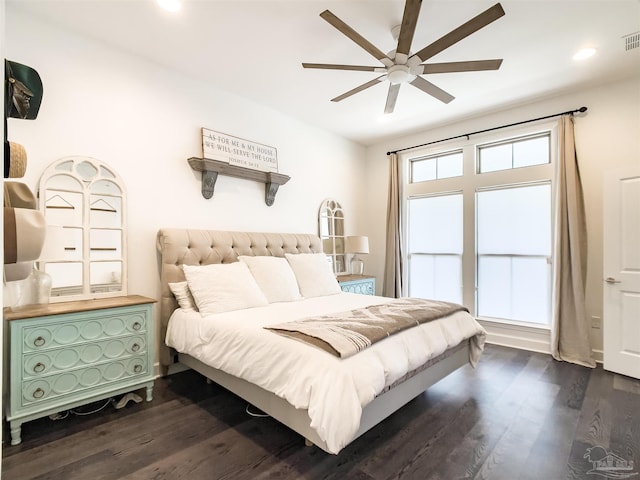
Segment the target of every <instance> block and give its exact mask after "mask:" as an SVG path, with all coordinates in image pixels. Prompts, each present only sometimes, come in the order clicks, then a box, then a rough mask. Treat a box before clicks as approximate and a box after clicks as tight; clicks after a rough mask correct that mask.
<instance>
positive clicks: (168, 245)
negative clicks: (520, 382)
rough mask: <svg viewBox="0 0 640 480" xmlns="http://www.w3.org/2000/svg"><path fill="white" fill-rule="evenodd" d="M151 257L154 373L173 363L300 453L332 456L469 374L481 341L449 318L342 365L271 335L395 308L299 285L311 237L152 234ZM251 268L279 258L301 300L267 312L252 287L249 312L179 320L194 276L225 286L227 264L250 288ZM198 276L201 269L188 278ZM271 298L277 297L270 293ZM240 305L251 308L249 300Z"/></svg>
mask: <svg viewBox="0 0 640 480" xmlns="http://www.w3.org/2000/svg"><path fill="white" fill-rule="evenodd" d="M157 247H158V251H159V260H160V277H161V289H162V293H161V295H162V298H161V302H160V306H161V311H160V317H161V334H162V337H163V338H164V339H165V343H166V344H165V345H162V347H161V349H160V361H161V364H162V366H163V367H164V369H165V370H167V369H169V368H170V367H171V366H172V365H173V364H176V363H179V364H182V365H184V366H186V367H189V368H192V369H194V370H196V371H198V372H200V373H201V374H202V375H204V376H205V377H207V378H209V379H211V380H212V381H214V382H216V383H218V384H219V385H221V386H223V387H225V388H226V389H228V390H230V391H232V392H233V393H235V394H236V395H238V396H239V397H241V398H243V399H244V400H246V401H247V402H248V403H250V404H252V405H254V406H255V407H257V408H259V409H260V410H262V411H264V412H266V413H268V414H269V415H270V416H272V417H273V418H275V419H276V420H278V421H279V422H281V423H283V424H284V425H286V426H288V427H289V428H291V429H292V430H294V431H295V432H297V433H299V434H300V435H301V436H302V437H303V438H304V439H305V442H306V443H307V444H308V445H310V444H314V445H317V446H318V447H319V448H321V449H322V450H324V451H326V452H328V453H331V454H337V453H339V452H340V450H342V449H343V448H344V447H345V446H346V445H348V444H349V443H350V442H352V441H353V440H355V439H356V438H358V437H359V436H360V435H362V434H363V433H364V432H366V431H367V430H369V429H370V428H372V427H373V426H375V425H376V424H378V423H379V422H381V421H382V420H383V419H385V418H386V417H388V416H389V415H390V414H392V413H393V412H395V411H396V410H398V409H399V408H401V407H402V406H403V405H405V404H406V403H407V402H409V401H410V400H411V399H413V398H415V397H416V396H417V395H419V394H420V393H422V392H424V391H425V390H426V389H427V388H428V387H429V386H431V385H433V384H434V383H436V382H437V381H439V380H440V379H442V378H444V377H445V376H447V375H448V374H450V373H451V372H453V371H455V370H456V369H458V368H460V367H463V366H465V365H468V364H469V363H471V364H472V365H475V363H476V362H477V361H478V358H479V356H480V354H481V352H482V349H483V345H484V339H485V332H484V330H483V329H482V327H481V326H480V325H479V324H478V323H477V322H476V321H475V319H473V317H471V316H470V315H469V314H468V312H466V311H461V310H458V311H455V312H454V313H451V314H448V315H446V316H445V318H441V319H437V320H433V321H429V322H427V323H424V324H421V325H418V326H415V327H411V328H410V329H408V330H404V331H402V332H399V333H396V334H393V335H391V336H388V337H387V338H384V339H383V340H381V341H378V342H376V343H373V344H372V345H370V346H368V347H366V348H363V349H362V351H359V352H358V353H355V354H351V353H349V354H348V356H345V357H340V355H339V354H336V352H335V351H334V352H333V354H332V353H330V352H329V351H328V350H329V349H324V350H323V349H322V348H318V346H314V345H309V344H308V343H305V342H303V341H299V339H292V338H289V337H288V336H287V335H283V334H282V333H286V332H282V331H277V329H273V327H277V326H284V328H285V329H286V326H287V325H290V322H293V321H296V320H299V319H304V321H308V320H315V319H316V317H318V318H320V317H319V316H323V315H324V316H327V315H330V314H335V313H336V312H345V313H346V312H356V311H367V312H368V311H369V309H372V308H379V307H381V306H384V307H385V308H386V306H387V305H389V306H391V305H393V302H396V300H394V299H388V298H385V297H376V296H370V295H357V294H353V293H344V292H341V291H340V290H339V287H337V288H338V290H337V291H334V290H331V293H330V294H326V292H325V291H323V290H322V288H329V289H333V288H335V287H334V286H333V285H330V283H331V282H330V281H328V282H326V284H325V283H323V282H324V280H326V279H324V277H323V275H324V273H322V274H318V271H313V272H312V274H311V275H307V273H308V272H307V270H302V272H303V273H300V272H301V270H300V268H301V266H302V267H304V268H307V265H311V266H310V267H309V268H310V271H311V270H313V268H315V264H311V263H308V261H309V262H310V261H312V260H313V261H314V262H315V260H317V258H316V257H320V256H321V255H318V254H320V253H321V252H322V247H321V243H320V239H319V238H318V237H317V236H316V235H311V234H287V233H259V232H229V231H215V230H188V229H175V228H164V229H161V230H160V231H159V232H158V236H157ZM252 257H256V258H257V257H276V259H279V260H277V264H278V265H280V266H281V265H282V264H283V261H282V259H283V258H285V257H286V259H287V261H288V262H289V264H290V266H291V267H292V269H293V271H294V274H295V278H296V280H297V281H298V286H299V287H300V288H299V290H298V289H297V288H296V291H297V292H298V291H299V292H302V294H303V295H299V297H300V298H298V297H296V298H295V299H291V298H289V299H287V301H277V302H272V301H270V300H271V299H273V298H276V299H279V297H273V296H272V295H273V294H272V293H268V292H267V289H269V288H270V287H269V285H266V284H265V283H261V284H260V285H261V288H262V289H263V291H265V292H267V293H268V295H266V296H267V297H269V299H268V301H267V302H266V303H265V302H264V301H263V300H260V301H259V302H258V303H257V304H252V306H251V307H250V308H234V309H231V310H224V309H223V310H222V311H217V310H209V307H208V306H207V305H206V304H205V305H204V306H203V308H202V309H200V311H196V310H193V309H192V308H189V307H187V308H182V307H184V306H185V305H184V304H183V301H186V300H189V301H191V299H186V297H182V295H183V294H185V295H186V294H189V295H190V294H191V293H193V296H196V297H197V299H198V300H199V301H200V300H201V301H203V302H204V301H205V300H206V299H205V300H203V297H202V295H203V293H202V292H201V291H200V290H198V288H199V286H200V285H201V283H196V279H198V277H196V274H200V273H201V272H202V271H208V272H209V273H208V275H209V277H207V278H209V280H212V279H213V277H211V272H213V271H215V272H220V271H221V269H220V268H219V267H220V266H223V265H227V266H226V267H224V269H225V275H226V270H229V267H233V269H234V271H235V270H238V271H239V270H240V268H239V267H240V265H239V264H242V263H246V264H247V265H249V267H251V270H250V271H251V272H252V273H253V276H254V277H255V279H256V280H260V279H259V277H258V275H259V274H260V271H259V270H254V266H253V265H254V264H252V263H251V262H252V261H256V260H255V259H254V258H252ZM239 259H240V261H239ZM258 260H260V261H261V262H262V261H265V262H266V259H263V258H258ZM302 260H304V262H303V263H299V262H300V261H302ZM271 261H272V260H269V261H268V262H271ZM273 261H274V262H275V261H276V260H275V259H274V260H273ZM261 262H259V263H258V264H259V265H260V264H261ZM268 262H267V263H266V264H268V265H270V264H271V263H268ZM284 263H285V264H286V263H287V262H284ZM203 266H204V267H206V268H204V269H203V268H198V267H203ZM236 267H238V268H236ZM261 268H262V267H261ZM278 268H280V267H278ZM216 269H217V270H216ZM243 269H244V266H243ZM329 271H330V270H329ZM185 272H186V276H185ZM267 273H269V272H267ZM243 274H244V273H243ZM187 277H188V280H189V282H188V286H189V287H192V292H189V290H188V289H187V290H186V293H184V292H181V293H180V292H179V294H178V293H175V294H174V291H176V288H177V287H176V286H177V285H182V286H185V284H187V282H186V280H187ZM241 278H243V279H244V277H241ZM316 280H317V281H316ZM216 281H218V280H216ZM234 281H235V280H234ZM333 281H334V282H335V279H333ZM198 282H200V280H198ZM220 282H221V283H218V285H217V287H216V288H217V289H219V290H217V291H219V292H221V291H222V290H224V289H225V287H226V283H233V281H228V282H227V281H226V280H225V282H226V283H225V282H222V281H220ZM262 282H264V279H262ZM304 282H306V283H304ZM274 283H277V282H271V284H274ZM285 283H286V282H285ZM323 285H326V286H323ZM335 285H337V283H335ZM252 288H253V287H252ZM172 289H174V291H172ZM318 289H319V290H318ZM281 290H282V288H280V287H279V288H278V292H279V291H281ZM220 294H221V295H222V293H220ZM316 294H317V295H316ZM176 295H178V298H180V303H181V305H182V307H181V306H179V305H178V300H177V298H176ZM246 296H247V297H251V295H250V294H249V293H247V295H246ZM265 298H266V297H265ZM198 306H201V303H200V302H198ZM195 308H196V309H197V307H195ZM322 318H324V317H322ZM276 324H278V325H276Z"/></svg>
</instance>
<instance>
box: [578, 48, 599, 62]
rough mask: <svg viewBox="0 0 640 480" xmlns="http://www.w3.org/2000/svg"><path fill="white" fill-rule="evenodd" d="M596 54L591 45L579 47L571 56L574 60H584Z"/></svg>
mask: <svg viewBox="0 0 640 480" xmlns="http://www.w3.org/2000/svg"><path fill="white" fill-rule="evenodd" d="M595 54H596V49H595V48H592V47H587V48H581V49H580V50H578V51H577V52H576V54H575V55H574V56H573V59H574V60H586V59H587V58H591V57H593V56H594V55H595Z"/></svg>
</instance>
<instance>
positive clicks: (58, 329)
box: [19, 310, 147, 353]
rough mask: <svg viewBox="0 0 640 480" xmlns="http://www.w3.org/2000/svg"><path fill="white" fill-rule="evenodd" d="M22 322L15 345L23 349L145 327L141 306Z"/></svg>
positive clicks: (140, 330) (79, 341)
mask: <svg viewBox="0 0 640 480" xmlns="http://www.w3.org/2000/svg"><path fill="white" fill-rule="evenodd" d="M32 323H34V324H33V325H28V324H27V325H24V326H23V327H22V329H21V335H20V337H21V341H20V342H19V345H20V346H21V350H22V352H24V353H29V352H38V351H43V350H46V349H50V348H55V347H60V346H69V345H77V344H82V343H86V342H87V341H91V340H100V339H106V338H113V337H120V336H125V335H132V334H136V333H144V332H146V331H147V317H146V312H145V310H139V311H128V312H126V313H125V312H121V313H119V314H118V313H109V312H105V313H103V314H96V315H93V316H92V317H91V318H86V315H83V314H76V315H71V316H69V318H67V319H66V320H65V321H63V322H61V321H59V319H57V318H55V317H52V318H51V321H50V322H47V319H44V318H43V319H40V321H38V322H32Z"/></svg>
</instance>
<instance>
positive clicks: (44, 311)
mask: <svg viewBox="0 0 640 480" xmlns="http://www.w3.org/2000/svg"><path fill="white" fill-rule="evenodd" d="M154 302H155V300H153V299H151V298H147V297H142V296H139V295H129V296H123V297H112V298H101V299H94V300H80V301H74V302H62V303H51V304H46V305H30V306H26V307H21V308H20V309H16V310H11V309H9V308H5V309H4V312H3V313H4V327H5V332H6V333H5V337H4V338H5V339H7V340H8V342H9V343H8V346H7V347H6V350H9V352H8V356H7V357H6V362H7V364H8V370H9V372H8V374H9V383H8V392H7V400H8V401H7V420H8V421H9V423H10V426H11V445H17V444H19V443H20V442H21V438H20V435H21V429H22V424H23V423H24V422H27V421H29V420H34V419H36V418H40V417H44V416H47V415H51V414H54V413H57V412H60V411H63V410H69V409H72V408H75V407H78V406H80V405H84V404H87V403H92V402H95V401H98V400H103V399H105V398H109V397H111V396H115V395H119V394H123V393H128V392H132V391H134V390H137V389H139V388H142V387H145V388H146V399H147V401H151V400H152V398H153V379H154V370H153V360H154V356H153V350H154V340H153V331H154V329H153V316H152V307H153V303H154Z"/></svg>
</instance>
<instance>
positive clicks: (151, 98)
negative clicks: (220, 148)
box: [6, 5, 365, 315]
mask: <svg viewBox="0 0 640 480" xmlns="http://www.w3.org/2000/svg"><path fill="white" fill-rule="evenodd" d="M6 14H7V22H6V40H7V42H6V57H7V58H9V59H11V60H14V61H16V62H19V63H24V64H26V65H29V66H32V67H33V68H35V69H36V70H37V71H38V72H39V74H40V76H41V77H42V81H43V85H44V96H43V101H42V106H41V108H40V113H39V115H38V118H37V119H36V120H35V121H24V120H16V119H9V124H8V132H9V139H10V140H11V141H13V142H18V143H21V144H23V145H24V146H25V147H26V150H27V154H28V166H27V174H26V176H25V178H24V180H23V181H24V182H25V183H27V184H28V185H29V186H30V187H31V188H32V190H33V191H34V192H35V191H36V189H37V183H38V179H39V176H40V174H41V173H42V171H43V170H44V168H45V167H46V166H47V165H48V164H49V163H51V162H53V161H54V160H56V159H59V158H61V157H65V156H69V155H85V156H90V157H94V158H97V159H99V160H101V161H103V162H105V163H106V164H108V165H110V166H111V167H113V168H114V169H115V171H116V172H118V174H119V175H120V176H121V177H122V179H123V180H124V182H125V184H126V187H127V194H128V207H129V208H128V225H129V228H128V237H129V243H128V248H129V293H136V294H140V295H146V296H149V297H153V298H159V292H160V290H159V289H160V285H159V274H158V264H157V259H156V250H155V235H156V233H157V231H158V229H159V228H161V227H190V228H209V229H223V230H225V229H227V230H249V231H281V232H312V233H315V232H317V228H318V227H317V214H318V208H319V207H320V204H321V202H322V200H323V199H324V198H327V197H333V198H335V199H337V200H338V201H340V202H341V203H342V205H343V207H344V209H345V212H346V232H347V234H349V233H353V232H356V231H358V227H357V219H358V218H360V217H361V212H363V210H364V208H363V206H364V190H363V188H362V185H361V184H359V185H354V184H353V183H352V182H351V180H352V179H353V178H363V176H364V173H365V168H364V166H365V149H364V148H363V147H362V146H360V145H358V144H355V143H353V142H350V141H347V140H345V139H343V138H341V137H338V136H336V135H334V134H331V133H328V132H325V131H323V130H320V129H318V128H316V127H312V126H309V125H306V124H303V123H301V122H299V121H297V120H295V119H293V118H291V117H288V116H285V115H283V114H281V113H279V112H277V111H274V110H272V109H269V108H266V107H263V106H260V105H257V104H255V103H252V102H250V101H248V100H246V99H243V98H241V97H238V96H235V95H231V94H229V93H226V92H224V91H221V90H219V89H217V88H215V87H212V86H210V85H206V84H204V83H202V82H199V81H197V80H195V79H192V78H188V77H185V76H183V75H181V74H180V73H179V72H174V71H169V70H167V69H165V68H163V67H161V66H159V65H157V64H154V63H151V62H148V61H146V60H143V59H141V58H137V57H134V56H132V55H130V54H128V53H127V52H123V51H117V50H114V49H112V48H110V47H108V46H106V45H103V44H99V43H96V42H94V41H92V40H91V39H89V38H84V37H79V36H76V35H75V34H72V33H70V32H67V31H63V30H60V29H58V28H57V27H55V26H53V25H50V24H46V23H42V22H41V21H40V20H39V19H37V18H35V17H32V16H29V15H26V14H24V13H22V12H20V11H17V10H15V9H14V8H12V7H11V6H10V5H7V9H6ZM201 127H207V128H210V129H213V130H217V131H221V132H225V133H228V134H231V135H235V136H239V137H242V138H246V139H249V140H251V141H255V142H259V143H263V144H267V145H271V146H274V147H276V148H277V150H278V163H279V171H280V173H284V174H286V175H289V176H290V177H291V180H289V182H288V183H287V184H286V185H283V186H281V187H280V189H279V191H278V194H277V195H276V199H275V203H274V205H273V206H271V207H267V206H266V205H265V203H264V184H262V183H257V182H253V181H249V180H244V179H236V178H232V177H225V176H219V178H218V181H217V183H216V187H215V193H214V196H213V198H212V199H210V200H205V199H204V198H203V197H202V195H201V193H200V174H199V173H196V172H193V171H192V170H191V168H190V167H189V165H188V164H187V158H189V157H191V156H200V155H201V154H202V144H201V136H200V135H201V133H200V128H201ZM157 313H158V312H157V311H156V315H157Z"/></svg>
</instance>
